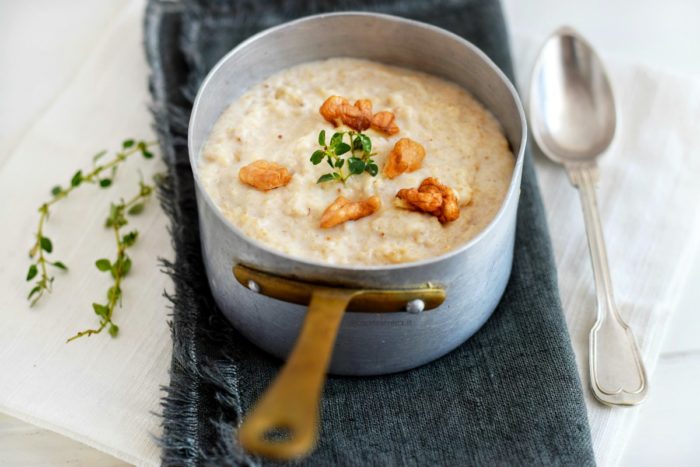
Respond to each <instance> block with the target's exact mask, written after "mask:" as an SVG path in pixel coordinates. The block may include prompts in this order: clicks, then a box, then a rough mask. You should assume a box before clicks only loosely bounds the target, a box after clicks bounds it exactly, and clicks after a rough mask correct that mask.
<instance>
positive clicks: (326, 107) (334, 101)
mask: <svg viewBox="0 0 700 467" xmlns="http://www.w3.org/2000/svg"><path fill="white" fill-rule="evenodd" d="M345 105H350V103H349V102H348V100H347V99H346V98H344V97H340V96H331V97H329V98H328V99H326V100H325V101H324V102H323V104H321V108H320V109H318V111H319V112H321V115H322V116H323V118H325V119H326V120H327V121H329V122H330V123H332V124H333V126H336V127H337V126H340V124H341V123H342V118H341V109H342V107H343V106H345Z"/></svg>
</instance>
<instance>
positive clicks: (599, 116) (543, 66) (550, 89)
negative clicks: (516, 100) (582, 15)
mask: <svg viewBox="0 0 700 467" xmlns="http://www.w3.org/2000/svg"><path fill="white" fill-rule="evenodd" d="M529 113H530V125H531V129H532V134H533V136H534V138H535V141H536V142H537V145H538V146H539V147H540V149H541V150H542V152H543V153H544V154H545V155H546V156H547V157H549V158H550V159H551V160H552V161H554V162H557V163H559V164H562V165H563V166H564V168H565V169H566V172H567V174H568V176H569V180H570V181H571V183H572V184H573V185H574V186H575V187H576V188H578V191H579V195H580V197H581V205H582V207H583V215H584V220H585V224H586V234H587V237H588V246H589V249H590V254H591V263H592V266H593V275H594V280H595V288H596V298H597V315H596V322H595V324H594V326H593V328H592V329H591V333H590V337H589V362H590V379H591V386H592V389H593V393H594V394H595V396H596V398H597V399H598V400H599V401H601V402H603V403H605V404H608V405H615V406H617V405H623V406H625V405H635V404H638V403H640V402H642V401H643V400H644V398H645V397H646V395H647V390H648V387H649V386H648V382H647V377H646V371H645V370H644V364H643V363H642V360H641V357H640V355H639V349H638V348H637V344H636V342H635V339H634V335H633V333H632V330H631V329H630V327H629V326H628V325H627V324H626V323H625V321H624V320H623V319H622V317H621V316H620V313H619V311H618V309H617V306H616V305H615V300H614V297H613V287H612V281H611V278H610V270H609V268H608V258H607V253H606V250H605V241H604V239H603V229H602V226H601V222H600V217H599V215H598V205H597V200H596V191H595V185H596V183H597V180H598V166H597V163H596V161H597V159H598V157H599V156H600V155H601V153H603V152H604V151H605V150H606V149H607V148H608V146H609V145H610V143H611V141H612V139H613V136H614V135H615V126H616V111H615V99H614V97H613V92H612V88H611V86H610V82H609V80H608V77H607V75H606V72H605V69H604V67H603V65H602V63H601V61H600V59H599V58H598V56H597V55H596V53H595V51H594V50H593V48H592V47H591V46H590V44H588V42H587V41H586V40H585V39H584V38H583V37H581V36H580V35H579V34H578V33H577V32H576V31H574V30H573V29H571V28H568V27H565V28H562V29H559V30H558V31H556V32H555V33H554V34H553V35H552V36H551V37H550V38H549V39H548V40H547V42H546V43H545V45H544V47H543V48H542V50H541V51H540V55H539V57H538V58H537V62H536V64H535V68H534V70H533V74H532V81H531V83H530V106H529Z"/></svg>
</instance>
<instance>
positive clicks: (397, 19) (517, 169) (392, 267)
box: [187, 11, 527, 272]
mask: <svg viewBox="0 0 700 467" xmlns="http://www.w3.org/2000/svg"><path fill="white" fill-rule="evenodd" d="M340 16H346V17H353V16H354V17H372V18H379V19H381V20H383V21H388V22H392V23H399V24H406V25H411V26H416V27H420V28H424V29H427V30H429V31H431V32H432V33H434V34H438V35H442V36H445V37H447V38H449V39H452V40H456V41H458V42H460V43H461V44H462V45H463V46H464V47H467V48H469V49H470V50H471V51H472V52H474V53H475V54H476V55H477V56H478V57H479V58H480V59H481V60H482V61H483V62H485V63H486V65H487V66H488V67H489V68H490V69H491V70H492V71H493V72H494V73H495V74H496V76H497V77H498V78H500V80H501V81H502V83H503V84H504V85H505V86H506V89H507V90H508V92H509V93H510V95H511V97H512V98H513V102H514V103H515V107H516V110H517V112H518V117H519V121H520V129H521V136H520V147H519V150H518V154H517V155H516V160H515V166H514V167H513V174H512V176H511V180H510V184H509V186H508V191H507V193H506V196H505V197H504V198H503V201H502V202H501V206H500V207H499V210H498V212H497V213H496V215H495V216H494V218H493V219H491V221H490V222H489V223H488V224H487V225H486V227H484V228H483V229H482V230H481V231H480V232H479V233H478V234H477V235H476V236H475V237H473V238H472V239H471V240H469V241H468V242H466V243H464V244H463V245H460V246H458V247H457V248H454V249H452V250H450V251H448V252H447V253H444V254H441V255H439V256H433V257H430V258H425V259H421V260H418V261H410V262H405V263H397V264H380V265H362V264H333V263H328V262H324V261H318V260H313V259H307V258H303V257H300V256H294V255H290V254H287V253H284V252H281V251H277V250H275V249H274V248H271V247H269V246H267V245H265V244H264V243H262V242H260V241H258V240H257V239H255V238H252V237H250V236H248V235H246V234H245V233H244V232H243V231H242V230H241V229H239V228H238V227H237V226H236V225H235V224H233V223H232V222H231V221H230V220H229V219H227V218H226V217H225V216H224V215H223V213H222V212H221V209H220V208H219V207H218V206H217V205H216V203H215V202H214V200H213V199H212V198H211V196H210V195H209V193H208V192H207V191H206V189H205V188H204V186H203V184H202V181H201V179H200V175H199V165H198V164H199V156H200V153H201V148H200V152H198V153H197V154H195V151H194V150H193V147H192V145H193V140H194V135H193V133H194V126H195V125H194V122H195V120H196V118H197V115H198V112H197V111H198V109H199V107H200V106H201V105H202V102H203V99H204V93H205V91H206V89H207V87H208V85H209V82H210V81H211V80H212V79H213V78H214V76H215V75H217V74H218V72H219V70H220V69H221V68H222V67H223V66H224V64H225V63H226V62H227V61H228V60H230V59H231V57H233V56H234V55H236V54H238V53H239V52H240V51H241V50H243V49H245V48H246V47H248V45H249V44H251V43H253V42H255V41H258V40H260V39H261V38H263V37H265V36H267V35H270V34H274V33H276V32H277V31H279V30H282V29H286V28H294V27H297V26H299V25H301V24H303V23H305V22H308V21H317V20H319V19H325V18H333V17H340ZM467 91H469V90H468V89H467ZM526 142H527V122H526V119H525V112H524V110H523V105H522V103H521V101H520V97H519V96H518V93H517V91H516V89H515V86H513V84H512V83H511V81H510V80H509V79H508V77H507V76H506V75H505V74H504V73H503V72H502V71H501V69H500V68H498V66H496V64H495V63H493V61H492V60H491V59H490V58H489V57H488V56H487V55H486V54H485V53H484V52H483V51H481V49H479V48H478V47H476V46H475V45H474V44H472V43H471V42H469V41H467V40H466V39H464V38H462V37H460V36H458V35H457V34H454V33H452V32H449V31H447V30H445V29H442V28H440V27H437V26H433V25H431V24H428V23H424V22H421V21H415V20H411V19H407V18H403V17H401V16H395V15H388V14H383V13H371V12H363V11H343V12H334V13H321V14H316V15H310V16H305V17H303V18H298V19H296V20H292V21H288V22H285V23H282V24H279V25H277V26H273V27H271V28H268V29H265V30H263V31H260V32H258V33H257V34H255V35H253V36H251V37H249V38H248V39H246V40H244V41H242V42H241V43H240V44H238V45H237V46H236V47H234V48H233V49H232V50H231V51H230V52H228V53H227V54H226V55H224V56H223V57H222V58H221V59H220V60H219V61H218V62H217V63H216V65H214V67H213V68H212V69H211V70H210V71H209V73H208V74H207V76H206V77H205V78H204V80H203V81H202V83H201V85H200V86H199V90H198V91H197V96H196V98H195V100H194V104H193V106H192V113H191V114H190V121H189V127H188V132H187V149H188V152H189V162H190V166H191V168H192V174H193V176H194V180H195V184H196V185H197V186H198V188H199V191H200V193H198V196H203V197H204V201H205V203H206V204H207V206H208V207H209V208H210V209H211V210H212V211H213V212H214V213H215V215H216V216H217V218H218V219H219V220H220V221H221V222H222V223H223V224H224V225H225V226H226V227H227V228H229V229H230V230H232V231H233V232H234V233H235V234H236V235H238V236H240V237H241V238H242V239H244V240H245V241H246V242H248V243H250V244H252V245H253V246H254V247H256V248H259V249H261V250H264V251H265V252H266V253H270V254H272V255H275V256H278V257H281V258H284V259H286V260H289V261H293V262H297V263H300V264H302V265H304V266H309V267H314V268H321V269H328V270H333V271H376V272H383V271H397V270H403V269H408V268H414V267H421V266H427V265H430V264H434V263H438V262H441V261H443V260H447V259H449V258H451V257H453V256H456V255H459V254H461V253H463V252H464V251H466V250H469V249H471V248H474V247H475V246H476V245H477V244H479V243H480V242H481V240H482V239H483V238H485V237H487V236H488V235H489V234H490V232H491V230H493V228H494V226H495V225H496V224H498V223H499V222H500V221H501V219H502V217H503V216H504V215H505V211H506V207H507V204H508V203H509V201H510V200H511V199H512V198H513V197H514V196H519V190H520V183H518V179H519V176H520V174H521V172H522V166H523V160H524V157H525V144H526Z"/></svg>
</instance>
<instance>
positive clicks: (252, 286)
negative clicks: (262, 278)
mask: <svg viewBox="0 0 700 467" xmlns="http://www.w3.org/2000/svg"><path fill="white" fill-rule="evenodd" d="M248 288H249V289H250V290H252V291H253V292H255V293H260V285H259V284H258V283H257V282H255V281H254V280H252V279H251V280H249V281H248Z"/></svg>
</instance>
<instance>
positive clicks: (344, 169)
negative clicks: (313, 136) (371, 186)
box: [310, 130, 379, 183]
mask: <svg viewBox="0 0 700 467" xmlns="http://www.w3.org/2000/svg"><path fill="white" fill-rule="evenodd" d="M346 136H347V138H346ZM346 139H347V142H345V140H346ZM318 145H319V146H321V149H317V150H316V151H314V153H313V154H312V155H311V158H310V160H311V163H312V164H314V165H318V164H320V163H321V162H323V160H324V159H325V160H326V162H327V163H328V165H329V166H330V167H331V169H332V172H329V173H327V174H323V175H321V177H320V178H319V179H318V180H317V181H316V183H324V182H331V181H339V182H343V183H345V181H346V180H347V179H348V178H350V177H351V176H353V175H359V174H361V173H363V172H367V173H368V174H370V175H371V176H372V177H374V176H375V175H377V173H378V172H379V167H377V164H376V163H375V162H374V160H372V156H374V155H375V154H376V153H373V152H372V140H371V139H370V138H369V136H367V135H365V134H363V133H361V132H356V131H352V130H350V131H342V132H337V133H334V134H333V136H331V139H330V141H329V142H328V144H326V130H321V132H320V133H319V134H318Z"/></svg>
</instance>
